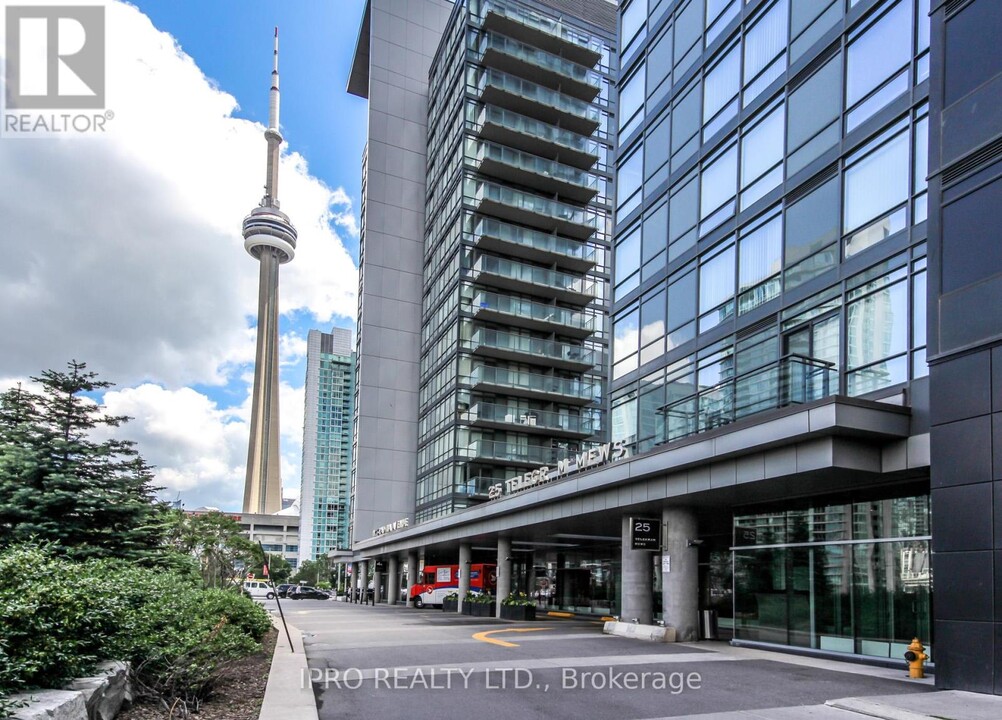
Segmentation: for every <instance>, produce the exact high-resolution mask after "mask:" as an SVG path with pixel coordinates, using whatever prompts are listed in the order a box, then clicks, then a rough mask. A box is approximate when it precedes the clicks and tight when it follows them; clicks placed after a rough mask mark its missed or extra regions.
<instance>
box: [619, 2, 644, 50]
mask: <svg viewBox="0 0 1002 720" xmlns="http://www.w3.org/2000/svg"><path fill="white" fill-rule="evenodd" d="M622 17H623V25H622V36H621V37H622V39H623V40H622V45H621V51H622V52H624V53H625V51H626V48H628V47H629V46H630V45H631V44H632V43H633V41H634V39H636V38H637V36H638V34H639V33H640V31H641V30H643V29H644V23H645V22H646V20H647V0H633V2H631V3H630V4H629V5H628V6H627V7H626V8H624V9H623V13H622ZM644 34H646V33H644ZM640 37H643V35H640Z"/></svg>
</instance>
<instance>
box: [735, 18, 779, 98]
mask: <svg viewBox="0 0 1002 720" xmlns="http://www.w3.org/2000/svg"><path fill="white" fill-rule="evenodd" d="M788 15H789V14H788V12H787V7H786V0H780V1H779V2H777V3H776V4H775V5H773V6H772V8H771V9H769V10H768V11H767V12H766V14H765V15H763V16H761V18H760V19H759V20H758V21H757V22H756V23H755V24H754V25H752V27H751V28H749V29H748V31H747V32H745V48H744V50H745V68H744V82H743V84H744V85H745V86H746V88H747V89H746V90H745V99H744V104H745V106H747V105H748V104H749V103H750V102H751V101H752V100H754V99H755V98H756V97H757V96H758V95H759V94H760V93H761V92H762V91H763V90H765V88H766V87H768V86H769V84H770V83H772V81H773V80H775V79H776V78H777V77H779V76H780V75H781V74H782V72H783V70H784V69H785V66H786V62H785V60H786V55H785V54H784V51H785V50H786V38H787V25H788V24H787V17H788ZM781 55H782V57H780V56H781ZM767 68H768V69H767ZM763 70H765V72H763ZM759 73H762V76H761V77H758V76H759ZM756 78H757V79H756ZM753 80H754V81H755V82H754V83H753V84H752V85H751V86H749V83H752V81H753Z"/></svg>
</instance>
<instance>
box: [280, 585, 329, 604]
mask: <svg viewBox="0 0 1002 720" xmlns="http://www.w3.org/2000/svg"><path fill="white" fill-rule="evenodd" d="M288 597H289V599H290V600H329V599H330V595H328V594H327V593H326V592H324V591H323V590H317V589H316V588H312V587H309V586H308V585H297V586H294V587H292V588H291V589H290V590H289V594H288Z"/></svg>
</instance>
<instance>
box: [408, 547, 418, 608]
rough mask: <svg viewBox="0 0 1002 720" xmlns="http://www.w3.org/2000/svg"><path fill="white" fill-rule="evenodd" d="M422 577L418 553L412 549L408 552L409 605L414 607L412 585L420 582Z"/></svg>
mask: <svg viewBox="0 0 1002 720" xmlns="http://www.w3.org/2000/svg"><path fill="white" fill-rule="evenodd" d="M420 577H421V568H420V567H419V566H418V554H417V551H416V550H411V551H410V552H409V553H407V607H414V600H413V599H412V598H411V587H413V586H414V585H417V584H418V582H419V580H420Z"/></svg>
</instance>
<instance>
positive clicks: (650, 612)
mask: <svg viewBox="0 0 1002 720" xmlns="http://www.w3.org/2000/svg"><path fill="white" fill-rule="evenodd" d="M622 534H623V551H622V552H623V580H622V596H623V602H622V607H621V608H620V610H619V613H620V614H619V619H620V620H621V621H623V622H633V621H634V620H636V621H637V622H638V623H640V624H641V625H651V624H653V622H654V607H653V606H654V593H653V590H652V587H653V585H652V578H651V568H652V567H653V566H652V564H651V563H652V561H651V551H650V550H632V549H631V548H630V536H631V533H630V518H629V517H626V516H624V517H623V533H622Z"/></svg>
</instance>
